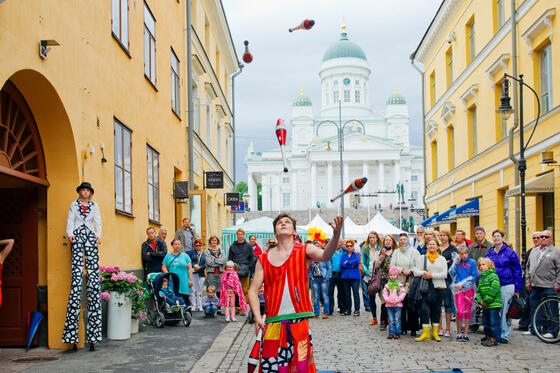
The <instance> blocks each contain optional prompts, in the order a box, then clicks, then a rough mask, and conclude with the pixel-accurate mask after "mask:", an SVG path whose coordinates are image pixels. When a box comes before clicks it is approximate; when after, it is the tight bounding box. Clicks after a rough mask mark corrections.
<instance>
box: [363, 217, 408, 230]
mask: <svg viewBox="0 0 560 373" xmlns="http://www.w3.org/2000/svg"><path fill="white" fill-rule="evenodd" d="M365 227H366V230H367V231H368V232H371V231H375V232H377V233H382V234H399V233H406V232H405V231H403V230H401V229H399V228H397V227H395V226H394V225H392V224H391V223H389V222H388V221H387V220H385V218H384V217H383V215H381V214H380V213H379V212H378V213H377V214H376V215H375V216H374V217H373V219H371V221H370V222H369V223H367V224H366V226H365Z"/></svg>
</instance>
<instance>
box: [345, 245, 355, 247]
mask: <svg viewBox="0 0 560 373" xmlns="http://www.w3.org/2000/svg"><path fill="white" fill-rule="evenodd" d="M346 247H354V245H346Z"/></svg>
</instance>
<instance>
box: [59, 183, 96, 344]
mask: <svg viewBox="0 0 560 373" xmlns="http://www.w3.org/2000/svg"><path fill="white" fill-rule="evenodd" d="M76 192H78V194H79V197H78V199H77V200H76V201H74V202H72V204H71V205H70V210H69V211H68V220H67V223H66V234H67V235H68V240H69V241H70V243H71V250H72V282H71V283H70V295H69V297H68V308H67V309H66V322H65V323H64V331H63V332H62V342H64V343H72V344H73V350H74V351H76V349H77V347H76V344H77V343H78V325H79V318H80V301H81V297H82V275H83V272H84V261H85V268H86V271H87V283H86V291H87V296H86V300H87V314H88V317H87V321H86V343H89V349H90V351H93V350H94V349H95V347H94V344H95V343H99V342H101V283H100V280H99V251H98V246H97V245H98V244H99V243H100V242H101V213H100V211H99V206H98V205H97V203H95V202H93V201H91V196H93V188H92V187H91V184H90V183H85V182H84V183H82V184H80V186H78V187H77V188H76Z"/></svg>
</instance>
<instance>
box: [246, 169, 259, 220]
mask: <svg viewBox="0 0 560 373" xmlns="http://www.w3.org/2000/svg"><path fill="white" fill-rule="evenodd" d="M247 188H248V189H247V193H249V201H248V202H249V209H250V210H251V211H257V210H258V205H257V201H258V199H257V183H256V182H255V177H254V176H253V173H252V172H250V173H249V175H247Z"/></svg>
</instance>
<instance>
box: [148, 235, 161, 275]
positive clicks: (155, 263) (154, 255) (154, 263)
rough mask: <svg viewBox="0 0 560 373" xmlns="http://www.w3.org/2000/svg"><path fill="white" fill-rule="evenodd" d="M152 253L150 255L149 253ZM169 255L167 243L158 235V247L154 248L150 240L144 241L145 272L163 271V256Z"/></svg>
mask: <svg viewBox="0 0 560 373" xmlns="http://www.w3.org/2000/svg"><path fill="white" fill-rule="evenodd" d="M148 253H150V255H148ZM166 255H167V245H166V244H165V242H164V241H162V240H160V239H159V238H157V237H156V248H155V250H154V249H152V245H151V244H150V241H148V240H146V241H145V242H144V243H142V261H143V262H144V274H145V275H147V274H148V273H152V272H161V264H162V263H163V258H165V256H166Z"/></svg>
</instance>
